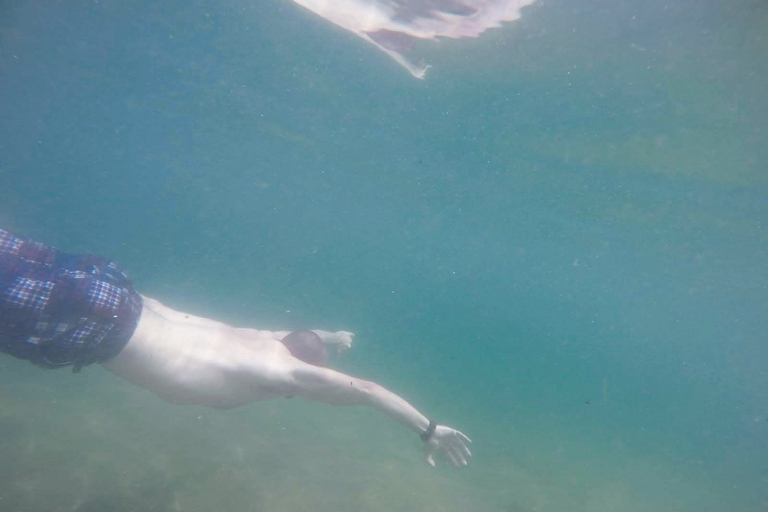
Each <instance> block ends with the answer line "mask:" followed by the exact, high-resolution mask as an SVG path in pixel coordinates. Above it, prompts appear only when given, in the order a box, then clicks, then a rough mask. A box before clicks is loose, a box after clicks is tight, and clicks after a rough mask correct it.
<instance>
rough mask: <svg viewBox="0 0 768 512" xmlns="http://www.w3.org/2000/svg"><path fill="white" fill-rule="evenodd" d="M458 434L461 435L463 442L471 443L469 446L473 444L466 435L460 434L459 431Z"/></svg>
mask: <svg viewBox="0 0 768 512" xmlns="http://www.w3.org/2000/svg"><path fill="white" fill-rule="evenodd" d="M456 433H457V434H458V435H459V437H460V438H461V439H462V440H463V441H464V442H465V443H469V444H472V440H471V439H470V438H468V437H467V436H465V435H464V434H462V433H461V432H459V431H458V430H457V431H456Z"/></svg>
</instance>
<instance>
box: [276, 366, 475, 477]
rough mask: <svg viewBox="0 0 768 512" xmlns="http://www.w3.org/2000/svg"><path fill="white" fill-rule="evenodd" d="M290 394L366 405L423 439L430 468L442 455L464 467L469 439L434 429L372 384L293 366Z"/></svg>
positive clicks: (455, 432) (328, 371)
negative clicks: (438, 452)
mask: <svg viewBox="0 0 768 512" xmlns="http://www.w3.org/2000/svg"><path fill="white" fill-rule="evenodd" d="M290 385H291V388H292V390H293V392H294V393H295V394H297V395H300V396H303V397H305V398H308V399H310V400H315V401H318V402H323V403H327V404H331V405H341V406H353V405H368V406H371V407H373V408H375V409H377V410H379V411H380V412H383V413H384V414H386V415H387V416H389V417H390V418H392V419H393V420H395V421H397V422H398V423H400V424H402V425H403V426H405V427H407V428H409V429H411V430H413V431H414V432H416V433H417V434H419V435H420V436H421V437H422V439H424V441H425V443H426V448H427V462H428V463H429V464H430V465H432V466H434V465H435V461H434V458H433V455H434V453H435V452H436V451H438V450H439V451H442V452H443V453H444V454H445V455H446V456H447V457H448V459H450V461H451V462H452V463H453V464H454V465H455V466H456V467H462V466H466V465H467V457H469V456H470V455H471V452H470V451H469V449H468V448H467V443H471V441H470V439H469V438H468V437H467V436H465V435H464V434H462V433H461V432H459V431H458V430H455V429H452V428H450V427H446V426H442V425H435V424H433V423H431V422H430V421H429V419H427V417H426V416H424V415H423V414H422V413H420V412H419V411H418V410H416V408H415V407H413V406H412V405H411V404H409V403H408V402H407V401H405V400H404V399H403V398H401V397H400V396H398V395H396V394H395V393H392V392H391V391H389V390H387V389H385V388H383V387H382V386H380V385H378V384H376V383H375V382H370V381H366V380H362V379H357V378H355V377H351V376H349V375H345V374H343V373H340V372H337V371H334V370H331V369H328V368H320V367H316V366H312V365H306V364H297V365H296V366H295V367H294V368H293V369H292V370H291V371H290Z"/></svg>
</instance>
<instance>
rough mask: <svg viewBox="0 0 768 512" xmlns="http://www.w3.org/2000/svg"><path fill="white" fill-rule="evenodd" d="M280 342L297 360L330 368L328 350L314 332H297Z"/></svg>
mask: <svg viewBox="0 0 768 512" xmlns="http://www.w3.org/2000/svg"><path fill="white" fill-rule="evenodd" d="M280 341H281V342H282V344H283V345H285V348H287V349H288V351H289V352H290V353H291V355H293V357H295V358H296V359H299V360H301V361H304V362H305V363H307V364H311V365H314V366H322V367H323V368H326V367H327V366H328V349H327V348H326V347H325V343H323V340H321V339H320V336H318V335H317V334H315V333H314V332H312V331H295V332H292V333H290V334H289V335H288V336H286V337H285V338H283V339H282V340H280Z"/></svg>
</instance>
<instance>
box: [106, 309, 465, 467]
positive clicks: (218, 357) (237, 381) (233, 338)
mask: <svg viewBox="0 0 768 512" xmlns="http://www.w3.org/2000/svg"><path fill="white" fill-rule="evenodd" d="M142 299H143V309H142V313H141V318H140V320H139V324H138V326H137V328H136V330H135V332H134V334H133V336H132V337H131V339H130V340H129V341H128V344H127V345H126V346H125V348H123V350H122V351H121V352H120V353H119V354H118V355H117V356H115V357H114V358H112V359H110V360H108V361H105V362H103V363H102V365H103V366H104V367H106V368H107V369H109V370H110V371H111V372H113V373H115V374H117V375H119V376H121V377H122V378H124V379H126V380H128V381H130V382H132V383H134V384H137V385H139V386H141V387H143V388H145V389H148V390H149V391H152V392H154V393H156V394H157V395H158V396H160V397H161V398H162V399H163V400H166V401H168V402H171V403H175V404H195V405H202V406H207V407H214V408H222V409H228V408H232V407H238V406H241V405H245V404H249V403H252V402H257V401H261V400H269V399H276V398H283V397H290V396H301V397H304V398H307V399H310V400H315V401H319V402H324V403H327V404H330V405H346V406H353V405H368V406H371V407H373V408H375V409H377V410H379V411H380V412H383V413H384V414H386V415H387V416H389V417H390V418H392V419H394V420H395V421H398V422H399V423H401V424H402V425H404V426H406V427H408V428H410V429H411V430H413V431H414V432H416V433H418V434H419V435H421V436H422V439H424V440H425V442H426V446H427V461H428V462H429V463H430V464H431V465H434V459H433V454H434V453H435V452H436V451H442V452H443V453H444V454H445V455H446V456H447V457H448V459H449V460H450V461H451V462H452V463H453V464H454V465H456V466H457V467H461V466H465V465H466V464H467V457H469V456H470V455H471V454H470V451H469V449H468V448H467V447H466V443H469V442H470V441H469V439H468V438H467V437H466V436H464V434H462V433H461V432H459V431H457V430H454V429H452V428H450V427H445V426H441V425H435V424H434V423H431V422H430V421H429V420H428V419H427V418H426V416H424V415H423V414H421V413H420V412H419V411H417V410H416V409H415V408H414V407H413V406H411V405H410V404H409V403H408V402H406V401H405V400H404V399H402V398H401V397H399V396H397V395H396V394H394V393H392V392H390V391H388V390H386V389H384V388H383V387H381V386H379V385H378V384H375V383H373V382H369V381H365V380H361V379H357V378H354V377H350V376H348V375H345V374H343V373H339V372H336V371H334V370H331V369H329V368H321V367H318V366H314V365H311V364H307V363H305V362H303V361H301V360H299V359H297V358H296V357H294V356H293V355H292V354H291V352H290V351H289V350H288V349H287V348H286V346H285V345H284V344H283V343H281V341H280V340H282V339H283V338H284V337H285V336H286V335H288V334H289V331H265V330H257V329H242V328H235V327H231V326H229V325H227V324H224V323H221V322H217V321H214V320H209V319H206V318H201V317H197V316H194V315H189V314H186V313H182V312H179V311H175V310H173V309H171V308H168V307H167V306H164V305H163V304H161V303H160V302H158V301H156V300H154V299H151V298H148V297H142ZM314 332H315V333H317V334H318V336H320V339H321V340H322V341H323V343H325V344H327V345H333V346H336V347H338V348H340V349H345V348H349V347H350V346H351V345H352V340H353V334H352V333H350V332H347V331H339V332H336V333H331V332H327V331H319V330H318V331H314Z"/></svg>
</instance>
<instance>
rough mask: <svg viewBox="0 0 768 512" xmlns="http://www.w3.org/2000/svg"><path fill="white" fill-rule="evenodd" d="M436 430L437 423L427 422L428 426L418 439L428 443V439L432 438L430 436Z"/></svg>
mask: <svg viewBox="0 0 768 512" xmlns="http://www.w3.org/2000/svg"><path fill="white" fill-rule="evenodd" d="M436 428H437V423H435V422H434V421H432V420H429V426H428V427H427V430H425V431H424V432H422V433H421V435H419V437H420V438H421V440H422V441H424V442H425V443H426V442H427V441H429V438H430V437H432V434H434V433H435V429H436Z"/></svg>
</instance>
